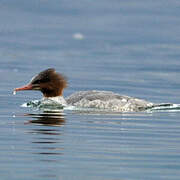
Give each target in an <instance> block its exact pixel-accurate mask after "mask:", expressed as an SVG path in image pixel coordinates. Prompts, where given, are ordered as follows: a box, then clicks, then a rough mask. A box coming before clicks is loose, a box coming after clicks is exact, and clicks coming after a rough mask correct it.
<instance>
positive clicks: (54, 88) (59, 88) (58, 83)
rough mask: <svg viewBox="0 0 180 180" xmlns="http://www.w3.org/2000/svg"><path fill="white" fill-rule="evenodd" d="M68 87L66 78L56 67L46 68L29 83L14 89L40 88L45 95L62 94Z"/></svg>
mask: <svg viewBox="0 0 180 180" xmlns="http://www.w3.org/2000/svg"><path fill="white" fill-rule="evenodd" d="M66 87H67V81H66V78H65V77H64V76H63V75H61V74H59V73H57V72H56V71H55V69H46V70H44V71H42V72H40V73H39V74H38V75H36V76H35V77H33V78H32V80H31V81H30V83H29V84H27V85H25V86H23V87H20V88H16V89H15V90H14V91H23V90H39V91H41V92H42V93H43V95H44V97H55V96H62V94H63V90H64V88H66Z"/></svg>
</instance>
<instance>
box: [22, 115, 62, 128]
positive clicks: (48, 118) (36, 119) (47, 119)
mask: <svg viewBox="0 0 180 180" xmlns="http://www.w3.org/2000/svg"><path fill="white" fill-rule="evenodd" d="M24 116H29V117H31V118H32V120H30V121H28V122H26V123H25V124H31V123H33V124H39V125H47V126H62V125H64V124H65V119H64V114H62V113H54V112H44V113H41V114H25V115H24Z"/></svg>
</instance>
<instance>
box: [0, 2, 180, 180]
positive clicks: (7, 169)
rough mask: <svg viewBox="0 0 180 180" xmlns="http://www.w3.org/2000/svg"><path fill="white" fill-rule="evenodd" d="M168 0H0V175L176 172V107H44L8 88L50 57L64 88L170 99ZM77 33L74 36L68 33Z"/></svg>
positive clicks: (177, 62)
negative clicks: (118, 110)
mask: <svg viewBox="0 0 180 180" xmlns="http://www.w3.org/2000/svg"><path fill="white" fill-rule="evenodd" d="M179 9H180V2H179V1H178V0H173V1H172V0H159V1H143V0H134V1H129V0H127V1H121V0H112V1H109V0H100V1H91V0H78V1H73V0H68V1H64V0H54V1H50V0H31V1H24V0H13V1H10V0H1V1H0V62H1V63H0V82H1V86H0V125H1V126H0V175H1V179H3V180H9V179H12V180H24V179H27V180H37V179H38V180H45V179H48V180H49V179H51V180H52V179H54V180H57V179H58V180H64V179H65V180H77V179H78V180H84V179H86V180H92V179H97V180H120V179H122V180H132V179H133V180H134V179H135V180H141V179H158V180H164V179H169V180H175V179H177V180H179V176H180V171H179V170H180V154H179V152H180V112H178V111H171V112H169V111H161V112H152V113H147V112H144V113H143V112H141V113H123V114H114V115H113V114H104V115H103V114H100V115H99V114H96V113H95V114H87V113H78V112H73V111H64V112H62V113H59V114H47V113H43V112H38V111H33V109H29V108H22V107H20V105H21V104H23V103H24V102H28V101H30V100H33V99H40V98H41V94H40V93H38V92H20V93H17V95H16V96H13V95H12V90H13V88H15V87H19V86H21V85H23V84H25V83H27V82H28V81H29V80H30V79H31V78H32V76H34V75H35V74H36V73H38V72H40V71H42V70H44V69H46V68H48V67H54V68H56V70H57V71H59V72H62V73H64V74H65V75H66V76H67V77H68V79H69V87H68V88H67V90H66V91H65V93H64V95H65V96H68V95H70V94H71V93H73V92H75V91H78V90H92V89H96V90H110V91H114V92H116V93H120V94H125V95H129V96H135V97H139V98H142V99H146V100H148V101H152V102H155V103H168V102H172V103H177V104H179V103H180V92H179V87H180V86H179V84H180V78H179V77H180V21H179V18H180V12H179ZM78 33H80V34H81V35H82V37H81V36H80V38H78V37H77V34H78Z"/></svg>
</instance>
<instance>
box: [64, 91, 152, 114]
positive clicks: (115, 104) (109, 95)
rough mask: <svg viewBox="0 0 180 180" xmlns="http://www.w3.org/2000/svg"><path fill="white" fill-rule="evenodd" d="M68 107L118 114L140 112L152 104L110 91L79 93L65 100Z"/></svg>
mask: <svg viewBox="0 0 180 180" xmlns="http://www.w3.org/2000/svg"><path fill="white" fill-rule="evenodd" d="M66 101H67V103H68V104H69V105H73V106H76V107H84V108H98V109H105V110H110V111H118V112H130V111H141V110H145V109H147V108H148V107H151V106H153V103H151V102H148V101H145V100H142V99H137V98H133V97H129V96H124V95H119V94H116V93H113V92H111V91H96V90H93V91H79V92H76V93H74V94H72V95H71V96H69V97H67V98H66Z"/></svg>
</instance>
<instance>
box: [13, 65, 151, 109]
mask: <svg viewBox="0 0 180 180" xmlns="http://www.w3.org/2000/svg"><path fill="white" fill-rule="evenodd" d="M66 87H67V79H66V77H65V76H63V75H62V74H60V73H57V72H56V71H55V69H53V68H50V69H47V70H44V71H42V72H40V73H39V74H38V75H36V76H34V77H33V78H32V80H31V81H30V82H29V84H27V85H25V86H23V87H20V88H16V89H14V92H16V91H23V90H39V91H41V92H42V93H43V96H44V99H50V100H52V101H55V102H56V103H60V104H63V106H69V105H70V106H76V107H80V108H96V109H104V110H110V111H118V112H130V111H142V110H145V109H147V108H149V107H152V106H154V104H153V103H151V102H148V101H145V100H142V99H137V98H133V97H129V96H124V95H119V94H117V93H113V92H111V91H97V90H92V91H79V92H75V93H73V94H72V95H70V96H69V97H67V98H66V99H64V98H63V90H64V88H66Z"/></svg>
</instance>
